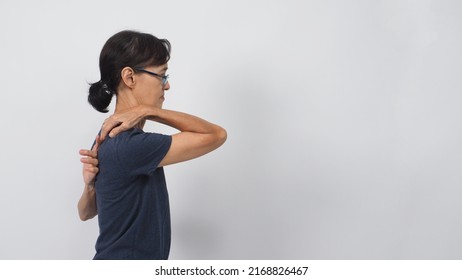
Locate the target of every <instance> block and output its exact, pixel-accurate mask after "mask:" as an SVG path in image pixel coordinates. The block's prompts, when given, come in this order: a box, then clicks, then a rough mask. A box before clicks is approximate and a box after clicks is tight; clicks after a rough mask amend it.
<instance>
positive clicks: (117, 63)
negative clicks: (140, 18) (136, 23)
mask: <svg viewBox="0 0 462 280" xmlns="http://www.w3.org/2000/svg"><path fill="white" fill-rule="evenodd" d="M170 50H171V46H170V42H169V41H168V40H166V39H159V38H157V37H155V36H153V35H151V34H147V33H141V32H137V31H131V30H124V31H121V32H119V33H117V34H115V35H113V36H112V37H111V38H109V39H108V40H107V42H106V43H105V44H104V46H103V49H102V50H101V54H100V56H99V70H100V73H101V80H100V81H98V82H96V83H93V84H90V89H89V90H88V92H89V94H88V102H89V103H90V104H91V106H93V108H95V109H96V110H98V111H99V112H102V113H107V112H108V110H107V107H108V106H109V104H110V103H111V99H112V96H113V94H117V87H118V85H119V83H120V79H121V76H120V75H121V71H122V69H123V68H124V67H127V66H128V67H134V68H135V67H141V68H144V67H147V66H159V65H162V64H165V63H167V62H168V61H169V59H170Z"/></svg>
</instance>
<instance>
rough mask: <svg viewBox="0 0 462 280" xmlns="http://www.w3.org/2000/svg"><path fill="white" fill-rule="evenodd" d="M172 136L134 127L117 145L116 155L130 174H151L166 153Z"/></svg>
mask: <svg viewBox="0 0 462 280" xmlns="http://www.w3.org/2000/svg"><path fill="white" fill-rule="evenodd" d="M171 143H172V136H170V135H164V134H159V133H148V132H144V131H142V130H141V129H134V130H133V131H131V132H129V136H128V137H124V138H123V140H122V141H121V142H120V143H119V145H118V147H117V156H118V160H119V161H120V163H121V165H122V166H123V167H124V169H125V171H127V173H129V174H131V175H151V174H152V173H153V172H154V171H155V170H156V169H157V167H158V165H159V163H160V162H161V161H162V159H163V158H164V157H165V155H166V154H167V152H168V150H169V149H170V145H171Z"/></svg>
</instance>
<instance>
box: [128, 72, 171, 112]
mask: <svg viewBox="0 0 462 280" xmlns="http://www.w3.org/2000/svg"><path fill="white" fill-rule="evenodd" d="M134 70H135V72H136V76H137V79H136V80H137V82H136V87H135V88H134V90H133V93H134V94H135V95H136V96H137V100H138V102H139V103H140V105H148V106H154V107H157V108H162V105H163V103H164V100H165V91H166V90H169V89H170V84H169V82H168V76H167V70H168V65H167V64H163V65H160V66H147V67H145V68H136V69H134Z"/></svg>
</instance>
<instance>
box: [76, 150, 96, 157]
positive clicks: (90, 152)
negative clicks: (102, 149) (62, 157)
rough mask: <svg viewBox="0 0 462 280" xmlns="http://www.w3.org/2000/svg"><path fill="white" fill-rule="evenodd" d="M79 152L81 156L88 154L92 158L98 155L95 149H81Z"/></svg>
mask: <svg viewBox="0 0 462 280" xmlns="http://www.w3.org/2000/svg"><path fill="white" fill-rule="evenodd" d="M79 154H80V155H81V156H87V157H92V158H96V157H97V154H96V152H95V151H90V150H80V151H79Z"/></svg>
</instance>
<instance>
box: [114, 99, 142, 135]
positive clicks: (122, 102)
mask: <svg viewBox="0 0 462 280" xmlns="http://www.w3.org/2000/svg"><path fill="white" fill-rule="evenodd" d="M138 105H139V103H138V101H137V100H136V99H135V98H134V97H133V95H132V94H131V92H124V91H121V92H118V94H117V100H116V107H115V110H114V114H121V113H124V112H127V111H129V110H131V109H133V108H135V107H136V106H138ZM145 122H146V121H145V120H142V121H140V122H139V123H138V124H136V125H135V126H134V127H137V128H139V129H143V127H144V124H145Z"/></svg>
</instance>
